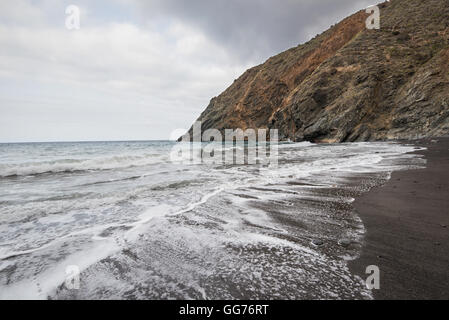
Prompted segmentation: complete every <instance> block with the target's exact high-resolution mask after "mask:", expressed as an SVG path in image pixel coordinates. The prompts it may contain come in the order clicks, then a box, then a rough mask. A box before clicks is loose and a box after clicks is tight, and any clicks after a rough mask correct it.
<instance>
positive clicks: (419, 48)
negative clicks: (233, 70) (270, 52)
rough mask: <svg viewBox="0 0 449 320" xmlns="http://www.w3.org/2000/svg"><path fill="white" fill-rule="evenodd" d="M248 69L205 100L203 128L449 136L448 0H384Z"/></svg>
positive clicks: (315, 137)
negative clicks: (373, 25) (370, 11)
mask: <svg viewBox="0 0 449 320" xmlns="http://www.w3.org/2000/svg"><path fill="white" fill-rule="evenodd" d="M379 7H380V8H381V29H380V30H368V29H366V28H365V20H366V18H367V16H368V15H367V14H366V13H365V12H364V11H360V12H358V13H356V14H354V15H352V16H350V17H348V18H346V19H345V20H343V21H341V22H340V23H339V24H337V25H335V26H334V27H332V28H331V29H329V30H327V31H326V32H324V33H322V34H321V35H319V36H317V37H315V38H314V39H312V40H311V41H309V42H307V43H306V44H303V45H300V46H298V47H295V48H292V49H289V50H287V51H285V52H283V53H281V54H279V55H277V56H274V57H272V58H270V59H268V60H267V61H266V62H265V63H263V64H261V65H259V66H256V67H254V68H251V69H249V70H247V71H246V72H245V73H244V74H243V75H242V76H241V77H240V78H238V79H237V80H236V81H235V82H234V83H233V84H232V85H231V86H230V87H229V88H228V89H226V91H224V92H223V93H222V94H221V95H219V96H218V97H215V98H213V99H212V100H211V102H210V104H209V106H208V107H207V108H206V110H205V111H204V112H203V113H202V114H201V116H200V117H199V119H198V120H199V121H202V129H203V130H206V129H210V128H215V129H219V130H224V129H236V128H241V129H247V128H254V129H257V128H267V129H270V128H275V129H279V137H280V138H281V139H284V140H287V139H290V140H293V141H303V140H309V141H315V142H343V141H369V140H383V139H397V138H406V139H410V138H417V137H423V136H441V135H445V134H448V133H449V0H426V1H421V0H392V1H390V2H386V3H383V4H380V5H379Z"/></svg>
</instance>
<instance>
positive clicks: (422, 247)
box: [350, 138, 449, 299]
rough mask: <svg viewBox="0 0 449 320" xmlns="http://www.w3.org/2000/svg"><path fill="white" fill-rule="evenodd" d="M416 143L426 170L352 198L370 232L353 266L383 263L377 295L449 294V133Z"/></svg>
mask: <svg viewBox="0 0 449 320" xmlns="http://www.w3.org/2000/svg"><path fill="white" fill-rule="evenodd" d="M416 144H417V145H418V146H424V147H426V148H428V150H427V151H420V152H419V153H421V154H424V155H425V158H426V159H427V166H426V169H420V170H410V171H399V172H395V173H393V175H392V178H391V179H390V180H389V181H388V182H387V183H386V184H385V185H384V186H382V187H378V188H374V189H372V190H371V191H370V192H368V193H366V194H364V195H362V196H361V197H358V198H357V200H356V201H355V203H354V207H355V210H356V211H357V212H358V213H359V215H360V217H361V218H362V220H363V223H364V225H365V228H366V230H367V231H366V232H367V233H366V236H365V244H364V247H363V249H362V254H361V256H360V258H359V259H357V260H354V261H351V262H350V269H351V271H353V272H354V273H356V274H358V275H360V276H361V277H362V278H364V279H365V278H366V277H367V275H366V274H365V270H366V267H367V266H368V265H377V266H378V267H379V268H380V289H379V290H373V293H374V297H375V298H376V299H449V138H439V139H434V140H430V139H426V140H419V141H416Z"/></svg>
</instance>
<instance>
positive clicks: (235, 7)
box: [138, 0, 371, 61]
mask: <svg viewBox="0 0 449 320" xmlns="http://www.w3.org/2000/svg"><path fill="white" fill-rule="evenodd" d="M138 2H139V4H140V6H141V7H142V13H143V14H144V15H146V17H147V18H149V19H151V18H155V17H162V16H165V17H167V16H168V17H171V18H173V19H178V20H180V21H182V22H183V23H188V24H190V25H193V26H195V27H197V28H199V29H201V30H202V32H203V33H205V34H206V35H207V36H208V37H210V38H212V39H213V40H214V41H216V42H218V43H220V44H221V45H222V46H224V47H225V48H226V50H229V51H230V52H233V53H234V54H235V55H236V56H237V57H238V58H239V59H243V60H245V61H250V60H253V59H256V60H260V59H262V58H266V57H268V56H270V55H273V54H275V53H278V52H280V51H283V50H285V49H288V48H290V47H292V46H296V45H298V44H299V43H302V42H305V41H307V40H308V38H309V37H310V36H314V35H315V34H312V35H311V34H310V33H311V32H312V33H314V32H316V33H319V32H321V31H324V30H325V29H326V28H328V27H329V26H331V25H332V24H334V23H336V22H338V21H339V20H341V19H343V18H344V17H345V16H347V15H349V14H351V13H353V12H356V11H357V10H360V9H363V8H366V7H367V6H368V5H369V4H371V1H366V0H338V1H335V0H321V1H317V0H302V1H300V0H296V1H295V0H280V1H273V0H226V1H224V0H213V1H211V0H189V1H185V0H150V1H148V0H147V1H143V0H142V1H138Z"/></svg>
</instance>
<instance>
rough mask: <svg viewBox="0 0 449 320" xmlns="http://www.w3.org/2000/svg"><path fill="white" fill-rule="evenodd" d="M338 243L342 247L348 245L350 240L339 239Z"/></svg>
mask: <svg viewBox="0 0 449 320" xmlns="http://www.w3.org/2000/svg"><path fill="white" fill-rule="evenodd" d="M338 245H339V246H342V247H344V248H346V247H349V246H350V245H351V240H349V239H340V240H338Z"/></svg>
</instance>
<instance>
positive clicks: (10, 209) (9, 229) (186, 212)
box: [0, 141, 425, 299]
mask: <svg viewBox="0 0 449 320" xmlns="http://www.w3.org/2000/svg"><path fill="white" fill-rule="evenodd" d="M173 146H174V142H168V141H150V142H95V143H94V142H92V143H30V144H0V299H8V298H19V299H22V298H23V299H25V298H33V299H182V298H184V299H241V298H244V299H326V298H328V299H348V298H356V299H370V298H371V297H372V293H371V291H370V290H368V289H367V288H366V287H365V285H364V280H363V279H361V278H360V277H358V276H355V275H353V274H351V273H350V271H349V270H348V267H347V261H348V260H351V259H354V258H356V257H357V255H358V254H359V253H360V250H361V247H362V245H363V235H364V232H365V229H364V226H363V223H362V221H361V219H360V218H359V216H358V215H357V213H356V212H354V210H353V209H352V205H351V203H352V202H353V201H354V198H355V197H357V195H359V194H361V193H362V192H366V191H368V190H369V189H370V188H372V187H374V186H377V185H380V184H382V183H384V182H385V181H386V180H387V179H389V177H390V174H391V172H393V171H395V170H404V169H409V168H418V167H422V166H424V165H425V160H424V159H423V158H422V157H421V156H419V155H416V154H414V153H411V152H413V151H415V150H416V147H414V146H412V145H401V144H399V143H393V142H375V143H351V144H333V145H315V144H311V143H289V144H282V145H280V146H279V155H278V157H279V158H278V165H277V166H270V165H261V164H254V165H222V164H189V163H184V162H179V161H176V162H173V161H170V151H171V150H172V148H173ZM342 239H346V240H349V241H350V243H351V244H350V245H349V246H345V247H342V246H340V245H338V241H339V240H342ZM319 242H321V244H320V245H316V244H317V243H319ZM70 266H76V268H79V270H80V272H81V274H80V275H79V281H80V282H79V288H78V289H73V288H72V289H71V288H67V286H66V285H65V283H64V282H65V281H66V279H67V276H68V274H67V271H68V270H69V269H67V268H70Z"/></svg>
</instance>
